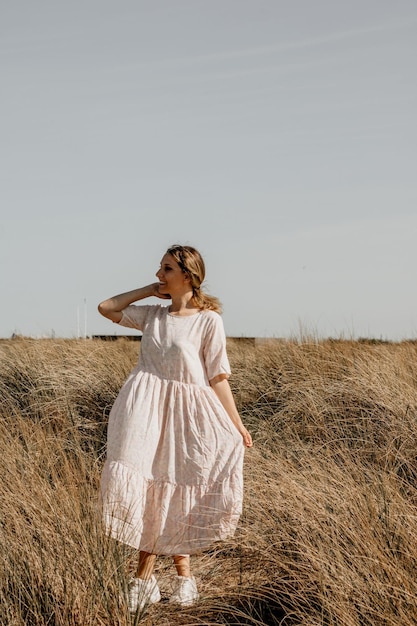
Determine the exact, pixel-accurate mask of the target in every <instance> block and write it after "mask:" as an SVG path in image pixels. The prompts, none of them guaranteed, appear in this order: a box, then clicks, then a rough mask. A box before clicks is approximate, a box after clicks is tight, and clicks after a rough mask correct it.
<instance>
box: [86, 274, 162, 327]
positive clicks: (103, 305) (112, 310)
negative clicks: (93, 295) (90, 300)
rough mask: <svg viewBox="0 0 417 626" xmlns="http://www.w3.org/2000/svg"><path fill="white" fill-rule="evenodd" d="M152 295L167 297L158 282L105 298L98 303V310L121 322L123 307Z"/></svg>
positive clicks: (105, 315)
mask: <svg viewBox="0 0 417 626" xmlns="http://www.w3.org/2000/svg"><path fill="white" fill-rule="evenodd" d="M150 296H156V297H157V298H163V299H166V296H163V295H162V294H160V293H159V290H158V283H151V284H150V285H146V287H140V288H139V289H133V291H126V293H120V294H119V295H118V296H113V297H112V298H109V299H108V300H103V302H100V304H99V305H98V310H99V312H100V313H101V315H104V317H107V319H109V320H111V321H112V322H116V323H119V322H120V320H121V319H122V316H123V314H122V311H123V309H125V308H126V307H127V306H129V304H132V302H136V301H137V300H143V299H144V298H149V297H150Z"/></svg>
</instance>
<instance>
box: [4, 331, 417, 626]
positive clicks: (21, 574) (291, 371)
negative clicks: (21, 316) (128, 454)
mask: <svg viewBox="0 0 417 626" xmlns="http://www.w3.org/2000/svg"><path fill="white" fill-rule="evenodd" d="M137 350H138V344H136V343H131V342H128V341H123V340H119V341H117V342H109V343H105V342H100V341H77V340H71V341H64V340H37V341H31V340H13V341H4V342H1V343H0V394H1V408H0V431H1V432H0V441H1V452H0V453H1V458H2V470H3V471H2V481H1V484H0V506H1V517H0V554H1V563H2V567H1V572H2V576H1V583H0V623H1V624H5V625H10V626H22V625H28V626H32V625H33V626H46V625H48V626H55V625H60V626H67V625H74V626H89V625H90V624H91V625H97V626H104V625H106V626H116V625H120V626H124V625H128V624H129V625H130V624H134V623H135V622H136V623H139V621H140V623H141V624H144V625H146V626H150V625H158V626H164V625H165V626H168V625H183V626H185V625H189V626H191V625H196V626H197V625H200V626H203V625H206V626H208V625H211V624H252V625H262V624H277V625H278V624H282V625H287V626H289V625H294V624H300V625H301V624H302V625H304V626H315V625H317V626H318V625H326V626H330V625H334V626H345V625H346V626H368V625H369V626H380V625H381V626H382V625H387V626H388V625H392V626H394V625H395V626H399V625H401V626H412V625H413V626H414V625H415V624H416V623H417V577H416V571H417V545H416V541H415V537H416V534H417V532H416V531H417V489H416V486H417V483H416V480H417V465H416V460H417V437H416V431H417V358H416V357H417V345H416V344H414V343H403V344H381V345H378V344H375V345H373V344H367V343H364V342H362V343H360V342H349V341H330V340H329V341H323V342H320V341H315V340H309V339H308V338H304V339H303V340H302V341H288V342H276V343H273V344H270V345H262V346H258V347H254V346H251V345H249V344H240V343H239V342H234V341H230V342H229V354H230V357H231V361H232V365H233V369H234V377H233V379H232V381H231V382H232V386H233V387H234V391H235V394H236V398H237V401H238V404H239V407H240V410H241V413H242V416H243V417H244V419H245V421H246V423H247V424H248V425H249V426H250V428H251V430H252V432H253V434H254V437H255V442H256V445H255V448H254V449H253V450H251V451H249V452H248V454H247V456H246V467H245V471H246V500H245V511H244V515H243V517H242V520H241V524H240V526H239V531H238V533H237V535H236V536H235V538H234V539H233V540H231V541H229V542H226V543H225V544H223V545H220V546H218V547H217V548H215V549H213V550H212V551H211V552H210V553H206V554H203V555H201V556H199V557H195V558H194V570H195V574H196V577H197V579H198V583H199V587H200V590H201V593H202V600H201V602H200V603H199V604H197V605H196V606H194V607H191V608H189V609H179V608H176V607H173V606H171V605H168V604H166V603H164V602H163V603H161V604H160V605H155V606H154V607H152V608H151V610H150V611H149V612H148V613H147V614H146V615H144V616H139V615H138V616H136V617H135V618H131V617H130V616H129V615H128V614H127V611H126V607H125V605H124V602H123V599H122V597H123V589H124V586H125V584H126V572H127V570H128V567H129V562H130V560H131V559H132V556H133V555H132V554H131V552H130V551H129V550H128V549H126V548H124V547H123V546H120V545H118V544H117V543H115V542H113V541H110V540H108V539H107V538H106V537H105V536H104V535H103V533H102V530H101V526H100V520H99V516H98V512H97V487H98V481H99V477H100V471H101V466H102V462H103V456H104V453H105V447H104V446H105V429H106V422H107V417H108V413H109V410H110V407H111V404H112V402H113V400H114V398H115V396H116V394H117V391H118V389H119V388H120V386H121V384H122V382H123V380H124V379H125V377H126V375H127V373H128V372H129V370H130V369H131V367H132V365H133V363H134V362H135V360H136V356H137ZM172 571H173V570H172V566H171V563H170V560H169V559H161V560H160V562H159V565H158V577H159V579H160V585H161V589H162V592H163V595H164V596H166V595H167V593H168V590H169V576H170V575H171V574H172Z"/></svg>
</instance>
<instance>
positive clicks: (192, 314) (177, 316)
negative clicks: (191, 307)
mask: <svg viewBox="0 0 417 626" xmlns="http://www.w3.org/2000/svg"><path fill="white" fill-rule="evenodd" d="M200 313H201V309H200V310H199V311H197V313H190V315H176V314H175V313H170V311H169V307H167V315H168V316H169V317H174V318H178V319H187V318H188V317H195V316H196V315H200Z"/></svg>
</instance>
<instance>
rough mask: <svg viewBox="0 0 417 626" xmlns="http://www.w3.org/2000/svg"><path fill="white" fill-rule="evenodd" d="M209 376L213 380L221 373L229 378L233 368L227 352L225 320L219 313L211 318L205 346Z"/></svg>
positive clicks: (205, 360)
mask: <svg viewBox="0 0 417 626" xmlns="http://www.w3.org/2000/svg"><path fill="white" fill-rule="evenodd" d="M203 355H204V364H205V367H206V372H207V378H208V379H209V380H212V379H213V378H215V377H216V376H219V375H220V374H225V375H226V377H227V378H229V376H230V373H231V370H230V364H229V359H228V357H227V352H226V334H225V332H224V326H223V320H222V318H221V317H220V315H218V314H217V313H216V314H215V315H213V317H212V319H211V320H210V324H209V327H208V329H207V334H206V337H205V339H204V346H203Z"/></svg>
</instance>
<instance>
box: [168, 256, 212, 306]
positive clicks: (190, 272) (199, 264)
mask: <svg viewBox="0 0 417 626" xmlns="http://www.w3.org/2000/svg"><path fill="white" fill-rule="evenodd" d="M167 254H170V255H171V256H172V257H174V259H175V260H176V262H177V263H178V265H179V266H180V268H181V269H182V271H183V272H184V274H187V276H189V278H190V282H191V287H192V290H193V300H194V302H195V305H196V307H198V308H199V309H201V310H205V309H208V310H210V311H216V313H221V312H222V305H221V304H220V301H219V300H218V298H216V297H215V296H210V295H209V294H208V293H205V292H204V291H203V290H202V289H201V284H202V282H203V280H204V278H205V275H206V266H205V265H204V261H203V257H202V256H201V254H200V253H199V251H198V250H196V249H195V248H193V247H192V246H180V245H177V244H176V245H173V246H171V247H170V248H168V250H167Z"/></svg>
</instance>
